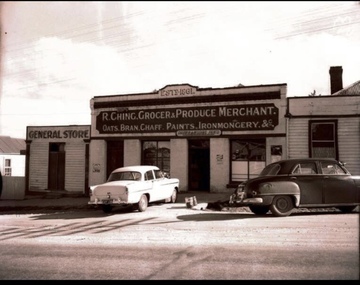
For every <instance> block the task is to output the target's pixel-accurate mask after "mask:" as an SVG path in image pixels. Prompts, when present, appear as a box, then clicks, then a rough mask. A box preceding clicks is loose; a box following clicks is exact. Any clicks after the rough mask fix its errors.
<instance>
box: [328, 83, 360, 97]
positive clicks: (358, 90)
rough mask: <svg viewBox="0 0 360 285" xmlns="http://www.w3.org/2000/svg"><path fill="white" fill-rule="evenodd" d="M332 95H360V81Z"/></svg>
mask: <svg viewBox="0 0 360 285" xmlns="http://www.w3.org/2000/svg"><path fill="white" fill-rule="evenodd" d="M331 95H360V80H359V81H356V82H355V83H353V84H351V85H349V86H348V87H345V88H344V89H341V90H339V91H337V92H335V93H333V94H331Z"/></svg>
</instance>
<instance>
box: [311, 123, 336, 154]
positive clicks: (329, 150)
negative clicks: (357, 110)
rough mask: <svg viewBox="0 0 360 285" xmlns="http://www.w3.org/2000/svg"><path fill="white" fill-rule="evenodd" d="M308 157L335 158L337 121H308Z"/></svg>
mask: <svg viewBox="0 0 360 285" xmlns="http://www.w3.org/2000/svg"><path fill="white" fill-rule="evenodd" d="M309 124H310V127H309V129H310V135H309V138H310V142H309V145H310V157H316V158H335V159H337V136H336V133H337V122H336V121H310V122H309Z"/></svg>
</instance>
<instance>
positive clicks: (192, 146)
mask: <svg viewBox="0 0 360 285" xmlns="http://www.w3.org/2000/svg"><path fill="white" fill-rule="evenodd" d="M188 153H189V170H188V171H189V175H188V176H189V191H204V192H210V140H189V150H188Z"/></svg>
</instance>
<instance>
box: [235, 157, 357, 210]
mask: <svg viewBox="0 0 360 285" xmlns="http://www.w3.org/2000/svg"><path fill="white" fill-rule="evenodd" d="M229 203H230V206H233V207H238V206H248V207H249V208H250V210H251V211H252V212H253V213H255V214H258V215H263V214H266V213H267V212H268V211H269V210H270V211H271V213H272V214H273V215H274V216H277V217H284V216H289V215H290V214H291V213H292V211H293V210H294V209H295V208H325V207H336V208H338V209H339V210H341V211H342V212H344V213H346V212H351V211H353V210H354V209H355V208H356V207H357V206H358V205H360V176H353V175H351V174H350V172H349V171H348V170H347V169H346V168H345V166H344V164H343V163H341V162H340V161H337V160H334V159H322V158H303V159H285V160H281V161H277V162H274V163H271V164H269V165H267V166H266V167H265V168H264V169H263V170H262V172H261V173H260V175H259V176H258V177H256V178H253V179H249V180H247V181H245V182H243V183H241V184H239V186H238V187H237V189H236V190H235V192H234V193H233V194H232V195H231V196H230V201H229Z"/></svg>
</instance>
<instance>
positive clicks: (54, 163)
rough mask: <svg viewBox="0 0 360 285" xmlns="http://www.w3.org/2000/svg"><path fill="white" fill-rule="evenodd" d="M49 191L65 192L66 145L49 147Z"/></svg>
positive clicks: (54, 144) (52, 144)
mask: <svg viewBox="0 0 360 285" xmlns="http://www.w3.org/2000/svg"><path fill="white" fill-rule="evenodd" d="M48 189H49V190H65V143H50V145H49V173H48Z"/></svg>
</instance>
